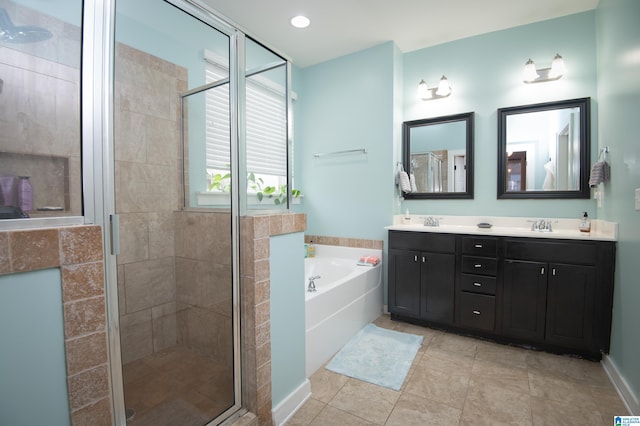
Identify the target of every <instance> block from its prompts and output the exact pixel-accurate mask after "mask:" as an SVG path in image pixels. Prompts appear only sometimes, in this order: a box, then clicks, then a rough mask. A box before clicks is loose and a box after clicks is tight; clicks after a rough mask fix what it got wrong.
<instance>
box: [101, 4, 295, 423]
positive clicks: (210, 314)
mask: <svg viewBox="0 0 640 426" xmlns="http://www.w3.org/2000/svg"><path fill="white" fill-rule="evenodd" d="M149 11H153V13H149ZM115 38H116V46H115V78H114V107H115V108H114V117H113V118H114V126H115V130H114V161H115V164H114V176H115V212H116V218H117V221H118V222H119V247H120V252H119V254H118V255H117V285H118V309H119V329H120V356H121V360H122V382H123V388H124V411H125V415H126V417H127V424H149V425H176V424H180V425H184V426H189V425H204V424H209V423H210V422H211V424H217V423H218V422H220V421H222V420H224V419H225V418H227V417H228V416H230V415H232V414H233V413H234V412H237V411H238V410H239V409H240V408H241V407H242V401H241V394H242V392H241V386H240V371H241V365H240V360H241V357H240V355H241V354H240V336H239V333H240V331H239V330H240V328H239V327H240V312H239V305H240V301H239V271H238V269H239V264H240V258H239V257H240V255H239V253H240V250H239V235H240V220H239V218H240V216H241V215H244V214H247V212H251V211H261V210H273V209H279V210H284V209H287V208H288V198H289V192H290V191H289V190H288V188H289V182H288V173H287V170H288V167H289V164H288V142H287V134H288V129H287V111H288V104H287V99H288V98H289V95H288V89H287V87H288V80H289V78H288V73H289V71H288V65H287V62H286V61H285V60H283V59H282V58H280V57H279V56H278V55H276V54H274V53H272V52H271V51H269V50H268V49H266V48H264V47H263V46H261V45H260V44H258V43H256V42H254V41H252V40H250V39H248V38H247V37H245V36H244V34H242V33H241V32H239V31H237V30H236V29H235V28H233V27H232V26H230V25H228V24H227V23H225V22H224V21H222V20H220V19H218V18H217V17H215V16H214V15H213V14H212V13H210V11H208V10H205V9H203V6H202V5H201V4H200V3H196V2H190V1H181V0H167V1H165V2H158V1H153V0H119V1H118V2H116V16H115Z"/></svg>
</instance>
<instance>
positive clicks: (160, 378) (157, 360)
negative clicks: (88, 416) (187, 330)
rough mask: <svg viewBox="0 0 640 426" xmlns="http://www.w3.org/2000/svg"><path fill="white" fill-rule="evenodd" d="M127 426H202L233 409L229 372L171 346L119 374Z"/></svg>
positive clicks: (130, 365)
mask: <svg viewBox="0 0 640 426" xmlns="http://www.w3.org/2000/svg"><path fill="white" fill-rule="evenodd" d="M123 380H124V395H125V405H126V407H127V408H133V409H134V410H135V416H134V417H133V418H131V419H130V420H128V421H127V425H131V426H133V425H136V426H140V425H149V426H178V425H179V426H202V425H204V424H206V423H207V422H209V421H210V420H211V419H213V418H215V417H217V416H218V415H219V414H221V413H222V412H223V411H225V410H226V409H227V408H229V407H230V406H231V405H232V404H233V377H232V371H231V368H229V367H228V366H224V365H221V364H220V363H218V362H216V361H214V360H212V359H211V358H208V357H206V356H204V355H202V354H200V353H199V352H198V351H196V350H194V349H190V348H188V347H186V346H173V347H170V348H167V349H165V350H163V351H160V352H157V353H154V354H153V355H150V356H148V357H145V358H141V359H139V360H136V361H134V362H131V363H129V364H126V365H125V366H124V368H123Z"/></svg>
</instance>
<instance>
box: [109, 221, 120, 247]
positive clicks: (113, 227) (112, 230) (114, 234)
mask: <svg viewBox="0 0 640 426" xmlns="http://www.w3.org/2000/svg"><path fill="white" fill-rule="evenodd" d="M109 240H110V243H111V244H110V245H111V254H112V255H114V256H117V255H119V254H120V217H119V216H118V215H117V214H110V215H109Z"/></svg>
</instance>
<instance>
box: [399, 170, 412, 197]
mask: <svg viewBox="0 0 640 426" xmlns="http://www.w3.org/2000/svg"><path fill="white" fill-rule="evenodd" d="M398 176H399V178H400V189H402V192H411V182H410V181H409V175H407V172H405V171H404V170H402V171H400V172H398Z"/></svg>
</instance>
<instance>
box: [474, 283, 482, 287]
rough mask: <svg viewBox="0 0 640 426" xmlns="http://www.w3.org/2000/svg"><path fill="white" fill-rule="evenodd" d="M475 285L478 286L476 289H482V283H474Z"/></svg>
mask: <svg viewBox="0 0 640 426" xmlns="http://www.w3.org/2000/svg"><path fill="white" fill-rule="evenodd" d="M473 285H474V286H476V287H482V284H480V283H473Z"/></svg>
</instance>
